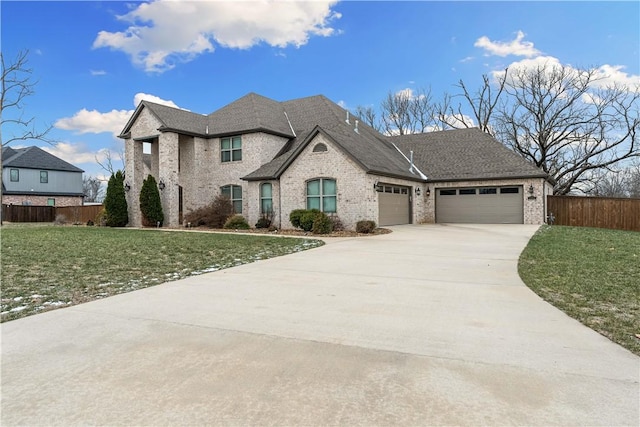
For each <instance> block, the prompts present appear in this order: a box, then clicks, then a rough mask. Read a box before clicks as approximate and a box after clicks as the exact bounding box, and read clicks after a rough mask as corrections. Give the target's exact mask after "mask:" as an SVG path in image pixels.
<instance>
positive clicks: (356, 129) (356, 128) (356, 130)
mask: <svg viewBox="0 0 640 427" xmlns="http://www.w3.org/2000/svg"><path fill="white" fill-rule="evenodd" d="M353 130H354V131H355V132H356V133H360V132H358V121H357V120H356V127H355V128H354V129H353Z"/></svg>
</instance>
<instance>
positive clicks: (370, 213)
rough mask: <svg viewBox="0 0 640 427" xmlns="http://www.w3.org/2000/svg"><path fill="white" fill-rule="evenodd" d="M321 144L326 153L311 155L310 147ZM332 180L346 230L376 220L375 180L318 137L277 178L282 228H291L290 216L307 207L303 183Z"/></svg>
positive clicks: (322, 137)
mask: <svg viewBox="0 0 640 427" xmlns="http://www.w3.org/2000/svg"><path fill="white" fill-rule="evenodd" d="M318 143H324V144H325V145H326V146H327V151H322V152H316V153H314V152H313V147H314V146H315V145H316V144H318ZM315 178H332V179H335V180H336V186H337V216H338V217H339V218H340V220H341V221H342V223H343V224H344V226H345V227H346V228H350V229H353V228H355V224H356V222H357V221H359V220H362V219H372V218H377V214H378V204H377V203H378V202H377V194H376V193H375V192H374V190H373V182H374V178H373V177H372V176H370V175H367V174H366V173H365V172H364V171H363V170H362V169H361V168H360V166H358V165H357V164H356V163H354V162H353V161H352V160H351V159H349V158H348V157H347V156H346V155H345V154H343V152H342V151H341V150H340V149H339V148H338V147H337V146H335V145H334V144H332V143H331V141H329V140H328V139H326V138H325V137H324V136H323V135H322V134H318V135H317V136H316V137H315V138H314V139H313V140H312V141H311V142H310V143H309V145H308V146H307V147H306V148H305V149H304V150H303V151H302V153H300V155H299V156H298V158H297V159H296V160H295V161H294V162H293V163H292V164H291V166H289V168H288V169H287V170H286V171H285V172H284V173H283V175H282V177H281V178H280V190H281V194H282V199H281V212H280V214H281V221H282V224H281V226H282V227H283V228H292V225H291V223H290V222H289V213H290V212H291V211H292V210H294V209H305V208H306V206H307V205H306V203H307V202H306V181H308V180H310V179H315Z"/></svg>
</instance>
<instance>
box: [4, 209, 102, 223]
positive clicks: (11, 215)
mask: <svg viewBox="0 0 640 427" xmlns="http://www.w3.org/2000/svg"><path fill="white" fill-rule="evenodd" d="M101 210H102V205H88V206H65V207H55V206H22V205H2V220H3V221H7V222H53V221H55V219H56V217H57V216H58V215H64V219H65V222H70V223H79V224H86V223H87V222H88V221H89V220H91V221H95V220H96V216H98V213H100V211H101Z"/></svg>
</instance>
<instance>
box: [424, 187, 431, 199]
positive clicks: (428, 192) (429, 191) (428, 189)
mask: <svg viewBox="0 0 640 427" xmlns="http://www.w3.org/2000/svg"><path fill="white" fill-rule="evenodd" d="M424 194H426V196H427V197H429V196H430V195H431V189H430V188H429V187H427V192H426V193H424Z"/></svg>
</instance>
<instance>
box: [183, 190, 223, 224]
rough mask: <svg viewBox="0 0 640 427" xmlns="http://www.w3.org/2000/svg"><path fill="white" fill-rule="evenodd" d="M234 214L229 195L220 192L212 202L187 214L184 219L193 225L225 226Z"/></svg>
mask: <svg viewBox="0 0 640 427" xmlns="http://www.w3.org/2000/svg"><path fill="white" fill-rule="evenodd" d="M232 215H233V203H231V200H230V199H229V197H227V196H223V195H222V194H220V195H218V196H216V198H215V199H213V202H211V203H210V204H208V205H206V206H203V207H201V208H198V209H195V210H193V211H191V212H189V213H188V214H186V215H185V216H184V220H185V221H186V222H190V223H191V226H192V227H199V226H206V227H210V228H223V227H224V224H225V222H227V219H229V218H230V217H231V216H232Z"/></svg>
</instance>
